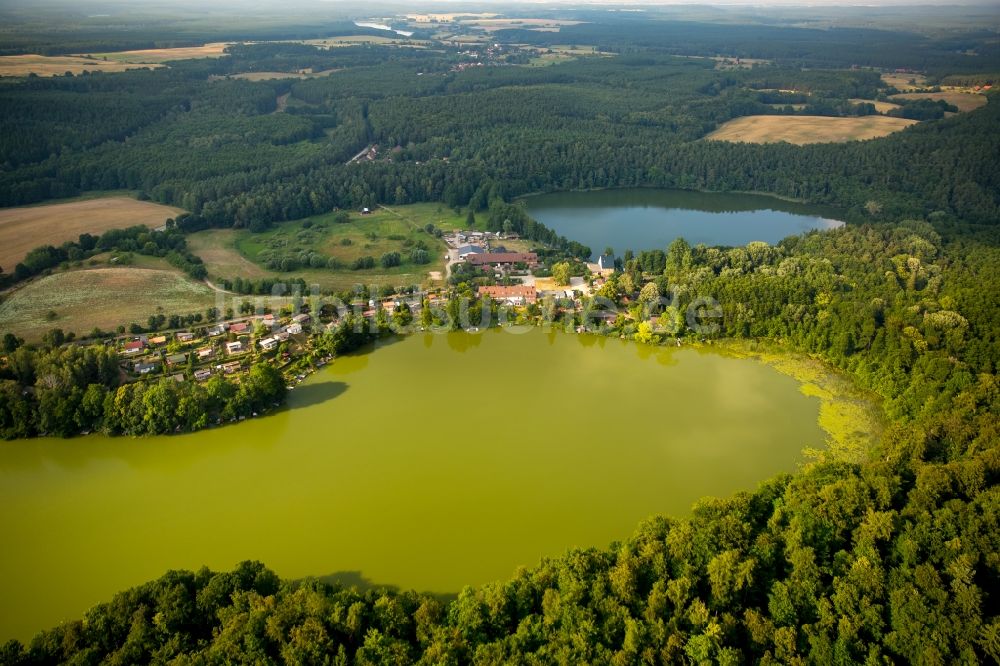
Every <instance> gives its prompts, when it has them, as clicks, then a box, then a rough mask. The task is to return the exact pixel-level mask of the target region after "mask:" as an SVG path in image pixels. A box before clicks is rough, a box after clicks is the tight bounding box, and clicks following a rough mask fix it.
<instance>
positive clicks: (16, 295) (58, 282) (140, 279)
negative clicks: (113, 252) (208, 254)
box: [0, 266, 217, 341]
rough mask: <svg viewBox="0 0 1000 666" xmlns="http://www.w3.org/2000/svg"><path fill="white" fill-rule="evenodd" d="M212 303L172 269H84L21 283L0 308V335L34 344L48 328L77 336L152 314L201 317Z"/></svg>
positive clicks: (208, 292)
mask: <svg viewBox="0 0 1000 666" xmlns="http://www.w3.org/2000/svg"><path fill="white" fill-rule="evenodd" d="M216 300H217V294H216V292H214V291H213V290H212V289H210V288H209V287H208V286H206V285H204V284H201V283H199V282H194V281H193V280H190V279H188V278H187V277H185V276H183V275H182V274H180V273H179V272H178V271H175V270H156V269H149V268H137V267H132V266H130V267H115V268H86V269H83V270H75V271H68V272H63V273H54V274H52V275H48V276H46V277H43V278H40V279H38V280H32V281H31V282H28V283H26V284H25V285H24V286H22V287H20V288H18V289H16V290H14V291H13V292H12V293H11V294H10V295H9V296H8V297H7V299H6V300H4V302H3V303H0V318H2V320H3V322H4V331H5V332H6V331H10V332H11V333H14V334H16V335H18V336H21V337H23V338H24V339H26V340H29V341H34V340H38V339H40V338H41V336H42V335H43V334H44V333H45V332H46V331H48V330H50V329H53V328H61V329H63V330H64V331H67V332H68V331H73V332H75V333H76V334H77V335H82V334H86V333H89V332H90V331H91V330H93V329H94V327H98V328H101V329H103V330H105V331H108V330H114V329H115V328H116V327H117V326H119V325H120V324H126V325H127V324H129V323H131V322H136V323H139V324H144V323H145V321H146V319H147V318H148V317H149V315H151V314H156V313H158V312H163V313H164V314H167V315H170V314H188V313H193V312H204V311H205V310H206V309H207V308H209V307H212V306H214V305H216Z"/></svg>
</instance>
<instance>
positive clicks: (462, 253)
mask: <svg viewBox="0 0 1000 666" xmlns="http://www.w3.org/2000/svg"><path fill="white" fill-rule="evenodd" d="M485 253H486V250H484V249H483V248H481V247H479V246H478V245H463V246H462V247H460V248H458V258H459V259H467V258H469V257H470V256H472V255H474V254H485Z"/></svg>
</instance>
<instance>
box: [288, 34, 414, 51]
mask: <svg viewBox="0 0 1000 666" xmlns="http://www.w3.org/2000/svg"><path fill="white" fill-rule="evenodd" d="M295 43H296V44H308V45H310V46H317V47H320V48H328V49H332V48H338V47H343V46H357V45H358V44H378V45H380V46H394V45H405V46H407V47H409V48H424V47H426V46H427V45H428V44H430V42H429V41H427V40H423V39H411V38H409V37H403V36H402V35H396V36H393V37H388V36H383V35H344V36H342V37H324V38H323V39H301V40H296V41H295Z"/></svg>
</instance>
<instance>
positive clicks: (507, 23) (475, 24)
mask: <svg viewBox="0 0 1000 666" xmlns="http://www.w3.org/2000/svg"><path fill="white" fill-rule="evenodd" d="M455 22H456V23H459V24H461V25H463V26H468V27H470V28H475V29H477V30H483V31H485V32H494V31H496V30H507V29H510V28H524V29H526V30H541V31H545V32H558V31H559V28H561V27H562V26H564V25H579V24H580V23H582V21H566V20H560V19H544V18H474V19H467V20H466V19H459V20H458V21H455Z"/></svg>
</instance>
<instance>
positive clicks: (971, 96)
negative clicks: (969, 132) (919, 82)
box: [892, 90, 986, 111]
mask: <svg viewBox="0 0 1000 666" xmlns="http://www.w3.org/2000/svg"><path fill="white" fill-rule="evenodd" d="M892 99H931V100H938V99H943V100H944V101H946V102H948V104H954V105H955V106H957V107H958V110H959V111H975V110H976V109H978V108H979V107H981V106H986V96H985V95H979V94H977V93H967V92H957V91H950V90H946V91H942V92H929V93H902V94H900V95H893V96H892Z"/></svg>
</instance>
